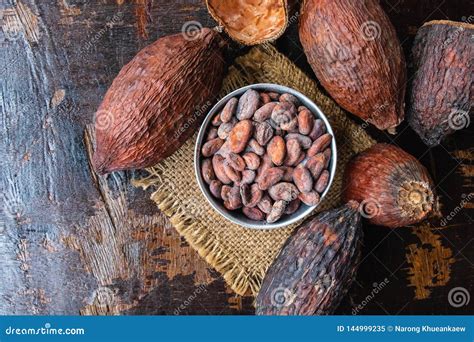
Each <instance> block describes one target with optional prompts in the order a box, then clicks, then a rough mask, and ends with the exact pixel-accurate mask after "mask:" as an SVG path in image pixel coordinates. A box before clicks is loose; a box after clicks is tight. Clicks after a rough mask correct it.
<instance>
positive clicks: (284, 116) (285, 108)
mask: <svg viewBox="0 0 474 342" xmlns="http://www.w3.org/2000/svg"><path fill="white" fill-rule="evenodd" d="M295 116H296V108H295V105H294V104H293V103H291V102H280V103H277V105H276V106H275V108H273V110H272V116H271V118H272V120H273V121H274V122H275V123H276V124H277V125H279V126H280V127H281V125H282V124H285V123H289V122H290V121H291V120H292V119H293V118H295ZM281 128H282V129H283V127H281Z"/></svg>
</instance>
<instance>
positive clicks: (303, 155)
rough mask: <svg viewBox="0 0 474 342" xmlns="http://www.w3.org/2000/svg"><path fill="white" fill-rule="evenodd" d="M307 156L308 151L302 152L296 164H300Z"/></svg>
mask: <svg viewBox="0 0 474 342" xmlns="http://www.w3.org/2000/svg"><path fill="white" fill-rule="evenodd" d="M305 158H306V153H305V152H301V154H300V157H299V158H298V160H297V161H296V163H295V165H299V164H301V163H302V162H303V160H305Z"/></svg>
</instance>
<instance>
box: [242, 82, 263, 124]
mask: <svg viewBox="0 0 474 342" xmlns="http://www.w3.org/2000/svg"><path fill="white" fill-rule="evenodd" d="M259 103H260V94H259V93H258V92H257V91H255V90H253V89H249V90H247V91H246V92H245V93H243V94H242V96H241V97H240V99H239V103H238V104H237V113H236V116H237V119H239V120H247V119H250V118H251V117H252V116H253V114H254V113H255V111H256V110H257V108H258V105H259Z"/></svg>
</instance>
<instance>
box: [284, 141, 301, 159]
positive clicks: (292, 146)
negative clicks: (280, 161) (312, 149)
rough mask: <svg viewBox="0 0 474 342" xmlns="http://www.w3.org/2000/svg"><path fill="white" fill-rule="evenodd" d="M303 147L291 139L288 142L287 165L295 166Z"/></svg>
mask: <svg viewBox="0 0 474 342" xmlns="http://www.w3.org/2000/svg"><path fill="white" fill-rule="evenodd" d="M301 152H302V150H301V145H300V143H299V142H298V140H296V139H289V140H287V141H286V158H285V165H286V166H293V165H296V162H297V161H298V160H299V157H300V155H301Z"/></svg>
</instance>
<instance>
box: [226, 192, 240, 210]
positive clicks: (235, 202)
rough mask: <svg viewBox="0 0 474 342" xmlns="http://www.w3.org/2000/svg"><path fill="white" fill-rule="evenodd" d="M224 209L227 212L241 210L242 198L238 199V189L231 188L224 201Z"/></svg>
mask: <svg viewBox="0 0 474 342" xmlns="http://www.w3.org/2000/svg"><path fill="white" fill-rule="evenodd" d="M224 207H226V208H227V209H229V210H237V209H240V208H242V198H241V197H240V188H239V187H238V186H233V187H232V188H231V189H230V191H229V193H228V198H227V200H226V201H224Z"/></svg>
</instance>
